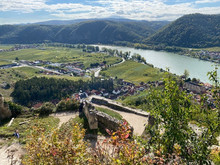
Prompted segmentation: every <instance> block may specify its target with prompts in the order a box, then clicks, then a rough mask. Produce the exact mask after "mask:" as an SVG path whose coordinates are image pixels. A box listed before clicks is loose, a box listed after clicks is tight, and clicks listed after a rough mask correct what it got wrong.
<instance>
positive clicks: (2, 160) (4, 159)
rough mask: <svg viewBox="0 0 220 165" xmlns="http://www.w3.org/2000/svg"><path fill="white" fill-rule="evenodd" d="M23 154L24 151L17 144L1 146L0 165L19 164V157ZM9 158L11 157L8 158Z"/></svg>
mask: <svg viewBox="0 0 220 165" xmlns="http://www.w3.org/2000/svg"><path fill="white" fill-rule="evenodd" d="M23 154H24V150H23V149H22V146H21V145H20V144H19V143H13V144H12V145H10V146H7V145H5V146H3V147H2V148H0V165H10V164H11V163H12V162H14V164H13V165H20V164H21V156H22V155H23ZM8 156H11V157H8Z"/></svg>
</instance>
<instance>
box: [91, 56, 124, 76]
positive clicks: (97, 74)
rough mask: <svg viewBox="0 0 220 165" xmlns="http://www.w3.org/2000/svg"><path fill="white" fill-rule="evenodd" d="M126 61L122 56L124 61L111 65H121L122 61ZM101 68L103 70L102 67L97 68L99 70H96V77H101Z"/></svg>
mask: <svg viewBox="0 0 220 165" xmlns="http://www.w3.org/2000/svg"><path fill="white" fill-rule="evenodd" d="M124 62H125V59H124V58H122V61H121V62H119V63H117V64H114V65H112V66H111V67H113V66H117V65H120V64H122V63H124ZM101 70H102V68H100V67H99V68H97V70H96V71H95V74H94V76H95V77H99V73H100V71H101Z"/></svg>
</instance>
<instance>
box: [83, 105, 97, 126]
mask: <svg viewBox="0 0 220 165" xmlns="http://www.w3.org/2000/svg"><path fill="white" fill-rule="evenodd" d="M94 109H95V108H94V107H93V106H92V105H91V104H89V103H87V102H84V106H83V113H84V115H85V116H86V118H87V120H88V123H89V128H90V129H98V120H97V117H96V114H95V113H94V112H93V111H94Z"/></svg>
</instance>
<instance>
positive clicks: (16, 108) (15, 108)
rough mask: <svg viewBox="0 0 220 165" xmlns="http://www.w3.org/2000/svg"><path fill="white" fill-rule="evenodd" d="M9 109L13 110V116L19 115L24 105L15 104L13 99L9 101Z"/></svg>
mask: <svg viewBox="0 0 220 165" xmlns="http://www.w3.org/2000/svg"><path fill="white" fill-rule="evenodd" d="M8 106H9V109H10V111H11V114H12V117H17V116H18V115H20V114H21V111H22V107H21V106H20V105H18V104H15V103H13V102H11V101H9V102H8Z"/></svg>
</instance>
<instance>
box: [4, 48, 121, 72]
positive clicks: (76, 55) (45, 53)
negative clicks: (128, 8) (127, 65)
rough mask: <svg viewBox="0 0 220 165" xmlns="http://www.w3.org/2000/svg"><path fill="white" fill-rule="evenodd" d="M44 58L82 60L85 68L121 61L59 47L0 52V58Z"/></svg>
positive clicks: (30, 59)
mask: <svg viewBox="0 0 220 165" xmlns="http://www.w3.org/2000/svg"><path fill="white" fill-rule="evenodd" d="M16 57H18V59H19V60H29V61H34V60H44V61H51V62H58V63H67V62H82V63H83V64H84V66H85V68H88V67H90V64H92V63H102V62H103V61H106V63H107V64H114V63H118V62H120V61H121V58H118V57H111V56H108V55H106V54H101V53H86V52H83V51H82V50H81V49H70V48H60V47H46V48H45V49H23V50H18V51H12V52H0V59H8V60H15V58H16Z"/></svg>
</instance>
